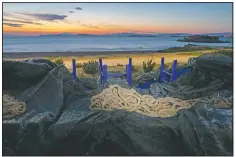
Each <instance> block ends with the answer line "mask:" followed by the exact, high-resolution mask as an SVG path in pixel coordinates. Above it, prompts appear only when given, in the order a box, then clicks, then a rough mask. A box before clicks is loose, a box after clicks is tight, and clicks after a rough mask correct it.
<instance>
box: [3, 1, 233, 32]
mask: <svg viewBox="0 0 236 157" xmlns="http://www.w3.org/2000/svg"><path fill="white" fill-rule="evenodd" d="M219 8H220V10H219ZM216 17H217V18H216ZM121 32H142V33H214V32H232V3H196V4H194V3H177V4H174V3H173V4H172V3H143V4H141V3H140V4H138V3H133V4H132V3H118V4H114V3H94V4H93V3H75V4H72V3H64V4H62V3H39V4H37V3H3V34H16V35H17V34H19V35H20V34H25V35H39V34H61V33H72V34H112V33H121Z"/></svg>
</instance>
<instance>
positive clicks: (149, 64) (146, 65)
mask: <svg viewBox="0 0 236 157" xmlns="http://www.w3.org/2000/svg"><path fill="white" fill-rule="evenodd" d="M155 65H156V63H155V62H152V59H151V60H149V61H147V62H143V71H144V72H145V73H147V72H150V71H152V70H153V69H154V67H155Z"/></svg>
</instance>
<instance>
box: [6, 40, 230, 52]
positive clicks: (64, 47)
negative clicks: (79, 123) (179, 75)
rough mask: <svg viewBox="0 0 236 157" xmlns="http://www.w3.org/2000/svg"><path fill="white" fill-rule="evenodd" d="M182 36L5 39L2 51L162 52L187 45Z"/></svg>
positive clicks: (221, 44)
mask: <svg viewBox="0 0 236 157" xmlns="http://www.w3.org/2000/svg"><path fill="white" fill-rule="evenodd" d="M180 38H181V37H99V36H98V37H91V36H90V37H42V36H41V37H4V38H3V52H4V53H7V52H68V51H70V52H75V51H77V52H78V51H132V50H143V51H146V50H161V49H166V48H169V47H180V46H184V45H186V44H188V43H186V42H177V41H176V40H177V39H180ZM220 40H228V41H231V43H191V44H197V45H206V46H232V39H229V38H220Z"/></svg>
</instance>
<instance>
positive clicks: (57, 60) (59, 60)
mask: <svg viewBox="0 0 236 157" xmlns="http://www.w3.org/2000/svg"><path fill="white" fill-rule="evenodd" d="M54 62H55V63H56V64H58V65H64V61H63V59H61V58H56V59H55V61H54Z"/></svg>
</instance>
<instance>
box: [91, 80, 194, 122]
mask: <svg viewBox="0 0 236 157" xmlns="http://www.w3.org/2000/svg"><path fill="white" fill-rule="evenodd" d="M190 107H191V105H190V103H188V102H187V101H183V100H181V99H178V98H173V97H165V98H158V99H154V98H153V97H152V96H150V95H140V94H139V93H138V92H136V91H135V90H134V89H131V90H129V89H125V88H121V87H120V86H118V85H112V86H110V87H109V88H106V89H104V90H103V91H102V92H101V93H100V94H98V95H95V96H93V97H92V98H91V105H90V109H103V110H107V111H111V110H113V109H124V110H127V111H129V112H133V111H136V112H138V113H141V114H144V115H147V116H150V117H172V116H174V115H176V113H177V111H179V110H181V109H187V108H190Z"/></svg>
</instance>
